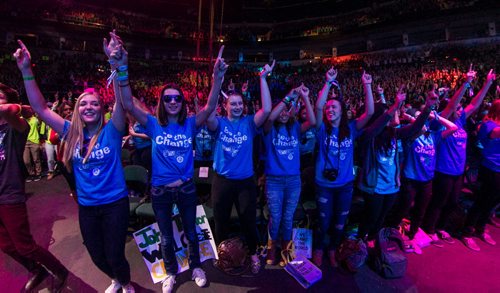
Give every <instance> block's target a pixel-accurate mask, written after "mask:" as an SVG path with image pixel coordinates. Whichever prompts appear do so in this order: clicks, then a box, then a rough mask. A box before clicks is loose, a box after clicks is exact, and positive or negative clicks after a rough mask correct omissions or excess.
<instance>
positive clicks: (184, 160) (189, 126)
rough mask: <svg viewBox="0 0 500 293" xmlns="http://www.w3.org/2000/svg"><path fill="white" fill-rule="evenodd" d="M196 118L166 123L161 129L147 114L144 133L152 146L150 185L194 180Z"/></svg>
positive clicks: (152, 117)
mask: <svg viewBox="0 0 500 293" xmlns="http://www.w3.org/2000/svg"><path fill="white" fill-rule="evenodd" d="M195 119H196V117H195V116H193V117H189V118H187V119H186V120H185V121H184V124H183V125H180V124H178V123H168V124H167V125H165V126H161V125H160V124H159V123H158V120H157V119H156V118H155V117H154V116H152V115H148V121H147V124H146V134H147V135H148V136H149V137H151V141H152V143H153V147H152V150H151V156H152V161H153V166H152V169H153V170H152V173H151V185H153V186H161V185H167V184H170V183H172V182H174V181H176V180H179V179H181V180H182V181H187V180H188V179H191V178H192V177H193V174H194V162H193V136H194V134H195V130H196V120H195Z"/></svg>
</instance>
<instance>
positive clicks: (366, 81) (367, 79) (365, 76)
mask: <svg viewBox="0 0 500 293" xmlns="http://www.w3.org/2000/svg"><path fill="white" fill-rule="evenodd" d="M361 81H363V84H371V83H372V76H371V75H369V74H367V73H366V71H363V75H362V76H361Z"/></svg>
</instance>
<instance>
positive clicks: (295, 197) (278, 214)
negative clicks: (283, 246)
mask: <svg viewBox="0 0 500 293" xmlns="http://www.w3.org/2000/svg"><path fill="white" fill-rule="evenodd" d="M300 187H301V182H300V175H296V176H271V175H269V176H266V196H267V206H268V207H269V213H270V217H271V219H270V220H269V226H268V230H269V237H270V238H271V239H272V240H278V239H279V232H280V228H281V232H282V234H281V236H282V240H283V241H290V240H291V239H292V227H293V214H294V213H295V209H296V208H297V203H298V202H299V197H300Z"/></svg>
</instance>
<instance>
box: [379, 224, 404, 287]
mask: <svg viewBox="0 0 500 293" xmlns="http://www.w3.org/2000/svg"><path fill="white" fill-rule="evenodd" d="M407 265H408V259H407V258H406V255H405V253H404V251H403V238H402V237H401V234H399V231H398V230H396V229H394V228H382V230H380V231H379V232H378V238H377V243H376V245H375V255H374V260H373V266H374V269H375V271H376V272H377V273H379V274H380V275H381V276H382V277H384V278H387V279H395V278H401V277H403V276H404V274H405V272H406V267H407Z"/></svg>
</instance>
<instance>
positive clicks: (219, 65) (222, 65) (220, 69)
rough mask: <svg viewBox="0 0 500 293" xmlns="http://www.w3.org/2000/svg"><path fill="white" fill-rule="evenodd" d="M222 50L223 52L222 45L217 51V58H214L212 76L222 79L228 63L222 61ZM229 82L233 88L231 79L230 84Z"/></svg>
mask: <svg viewBox="0 0 500 293" xmlns="http://www.w3.org/2000/svg"><path fill="white" fill-rule="evenodd" d="M223 52H224V45H222V46H221V47H220V49H219V53H218V54H217V59H216V60H215V64H214V78H218V79H223V78H224V75H225V74H226V71H227V69H228V68H229V65H227V64H226V62H224V58H222V53H223ZM231 84H232V85H233V90H234V84H233V80H231V83H230V84H229V85H230V86H231Z"/></svg>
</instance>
